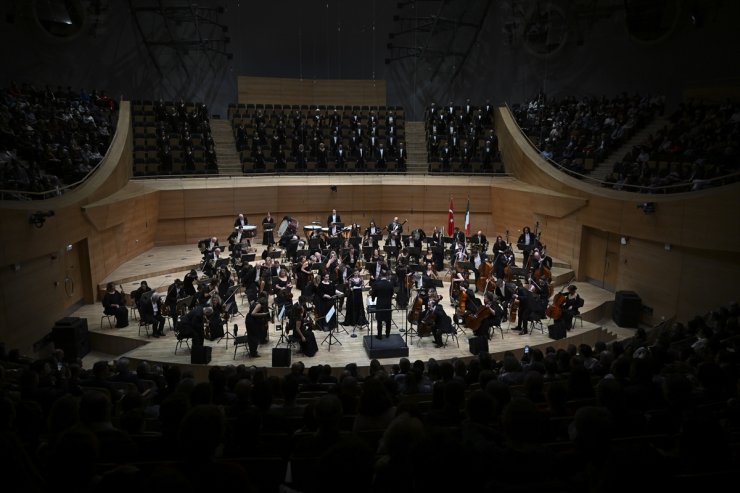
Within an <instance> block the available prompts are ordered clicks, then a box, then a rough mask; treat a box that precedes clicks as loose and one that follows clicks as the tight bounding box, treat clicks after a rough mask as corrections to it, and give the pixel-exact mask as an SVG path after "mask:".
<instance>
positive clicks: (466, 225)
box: [465, 197, 470, 236]
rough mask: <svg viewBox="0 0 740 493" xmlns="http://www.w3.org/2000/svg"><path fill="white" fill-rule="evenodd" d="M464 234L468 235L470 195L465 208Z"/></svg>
mask: <svg viewBox="0 0 740 493" xmlns="http://www.w3.org/2000/svg"><path fill="white" fill-rule="evenodd" d="M465 236H470V197H468V206H467V207H466V208H465Z"/></svg>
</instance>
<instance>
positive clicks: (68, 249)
mask: <svg viewBox="0 0 740 493" xmlns="http://www.w3.org/2000/svg"><path fill="white" fill-rule="evenodd" d="M67 251H68V252H71V251H72V244H71V243H70V244H69V245H67Z"/></svg>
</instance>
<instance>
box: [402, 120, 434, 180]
mask: <svg viewBox="0 0 740 493" xmlns="http://www.w3.org/2000/svg"><path fill="white" fill-rule="evenodd" d="M406 150H407V151H408V154H409V158H408V161H407V162H406V170H407V173H408V174H410V175H423V174H426V172H427V170H428V168H429V163H428V162H427V142H426V132H425V131H424V122H406Z"/></svg>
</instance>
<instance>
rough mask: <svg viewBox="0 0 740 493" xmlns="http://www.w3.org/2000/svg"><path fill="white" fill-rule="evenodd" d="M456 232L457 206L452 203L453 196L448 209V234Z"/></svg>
mask: <svg viewBox="0 0 740 493" xmlns="http://www.w3.org/2000/svg"><path fill="white" fill-rule="evenodd" d="M454 232H455V206H453V205H452V197H450V209H449V211H447V236H452V233H454Z"/></svg>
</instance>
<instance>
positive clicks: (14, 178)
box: [0, 83, 118, 199]
mask: <svg viewBox="0 0 740 493" xmlns="http://www.w3.org/2000/svg"><path fill="white" fill-rule="evenodd" d="M117 108H118V105H117V103H116V102H115V101H114V100H112V99H111V98H110V97H108V96H107V95H106V94H105V93H104V92H102V91H101V92H98V91H92V92H90V93H88V92H87V91H86V90H84V89H82V90H80V91H78V92H75V91H73V90H72V88H71V87H67V88H66V89H63V88H62V87H61V86H58V87H57V88H56V89H52V88H51V87H50V86H48V85H47V86H45V87H44V88H43V89H39V88H37V87H35V86H33V85H31V84H28V83H23V84H21V85H20V86H19V85H17V84H16V83H12V84H11V85H10V87H7V88H4V89H2V91H0V189H3V190H14V191H18V192H24V191H25V192H49V193H50V194H51V195H55V194H61V193H63V188H64V187H65V185H71V184H74V183H76V182H78V181H79V180H81V179H83V178H84V177H85V176H87V174H88V173H89V172H90V171H92V170H93V169H94V168H95V166H97V164H98V163H99V162H100V160H101V159H102V157H103V155H105V153H106V152H107V150H108V146H109V145H110V141H111V137H112V134H113V131H112V130H111V128H112V127H114V126H115V112H116V110H117ZM48 196H49V195H40V196H32V195H23V194H21V193H18V194H13V193H12V192H11V193H9V194H6V195H5V197H4V198H6V199H9V198H12V197H16V198H19V199H23V198H48Z"/></svg>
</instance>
